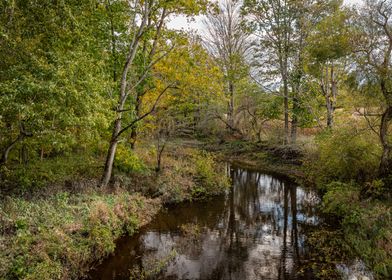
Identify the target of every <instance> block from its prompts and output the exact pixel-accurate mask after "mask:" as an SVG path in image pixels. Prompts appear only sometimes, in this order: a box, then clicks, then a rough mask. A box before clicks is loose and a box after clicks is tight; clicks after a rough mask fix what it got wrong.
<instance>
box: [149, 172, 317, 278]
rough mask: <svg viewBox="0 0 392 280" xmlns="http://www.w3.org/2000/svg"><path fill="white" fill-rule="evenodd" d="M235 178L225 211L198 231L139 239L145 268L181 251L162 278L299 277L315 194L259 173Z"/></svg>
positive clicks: (237, 174) (313, 220)
mask: <svg viewBox="0 0 392 280" xmlns="http://www.w3.org/2000/svg"><path fill="white" fill-rule="evenodd" d="M232 179H233V195H232V196H231V195H229V196H228V197H227V198H226V201H225V204H226V206H225V208H224V209H223V211H224V213H222V214H221V215H218V216H217V217H216V218H217V219H216V221H215V223H214V225H212V226H211V227H205V228H204V229H202V233H201V234H200V235H198V236H186V235H185V236H183V235H181V234H180V233H178V232H177V231H169V232H161V233H158V232H156V231H149V232H147V233H145V234H144V235H143V236H142V237H141V241H142V247H143V250H144V252H143V256H142V263H143V265H144V266H148V265H149V264H151V262H152V261H151V260H154V259H155V260H162V259H164V258H165V256H167V255H168V254H170V252H171V251H172V250H173V249H175V250H176V252H177V255H176V257H175V258H174V260H172V261H171V262H170V263H169V264H168V266H167V268H166V269H165V271H164V273H163V275H161V277H159V279H241V280H242V279H243V280H246V279H274V280H275V279H296V278H295V277H294V269H295V265H296V263H297V262H298V259H297V257H296V256H297V255H299V254H301V253H302V252H303V250H304V248H303V243H304V234H303V232H302V230H301V225H304V224H315V223H317V221H318V218H317V216H316V215H315V212H314V205H315V204H316V203H318V199H317V196H316V195H315V194H314V193H312V192H310V191H309V190H307V189H304V188H301V187H297V186H295V185H293V184H292V183H290V182H284V181H282V180H279V179H278V178H274V177H272V176H270V175H265V174H258V173H256V172H246V171H243V170H237V171H235V172H234V174H233V178H232ZM292 199H293V201H291V200H292ZM294 199H295V201H294ZM292 202H294V203H292ZM197 220H202V217H197ZM180 224H181V223H180ZM285 233H286V234H285Z"/></svg>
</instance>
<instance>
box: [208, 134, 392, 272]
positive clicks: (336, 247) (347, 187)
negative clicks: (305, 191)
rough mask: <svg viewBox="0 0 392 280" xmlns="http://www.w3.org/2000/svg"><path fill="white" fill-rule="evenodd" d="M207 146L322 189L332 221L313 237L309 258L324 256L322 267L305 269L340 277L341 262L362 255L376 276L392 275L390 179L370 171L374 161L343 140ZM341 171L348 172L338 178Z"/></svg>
mask: <svg viewBox="0 0 392 280" xmlns="http://www.w3.org/2000/svg"><path fill="white" fill-rule="evenodd" d="M207 148H208V149H209V150H210V151H214V152H216V153H219V154H220V158H222V159H224V160H227V161H229V162H232V163H234V164H238V163H239V164H241V165H243V166H249V167H251V168H257V169H261V170H265V171H269V172H275V173H278V174H285V175H288V176H289V177H291V178H292V179H295V180H296V181H298V182H303V183H305V184H308V185H310V186H313V188H314V189H316V190H317V191H318V193H319V194H320V196H321V197H322V203H321V204H320V211H321V212H322V213H323V215H324V216H325V217H326V222H325V223H324V224H323V225H322V227H321V228H320V229H317V228H315V229H314V232H313V233H311V234H310V238H309V239H308V244H309V246H310V247H311V248H312V250H311V251H313V252H314V253H313V254H311V255H310V256H309V259H310V260H312V259H313V260H318V262H317V265H316V266H315V264H314V262H312V261H309V262H308V263H305V264H304V269H306V268H307V267H309V266H311V268H312V269H313V270H315V271H316V272H317V274H318V277H320V279H331V278H334V279H336V278H337V277H340V273H339V272H338V271H337V270H336V267H337V265H339V264H343V263H346V264H349V263H351V262H352V261H353V260H355V259H360V260H362V261H363V262H364V264H365V266H366V268H367V269H368V270H370V271H372V272H373V273H374V277H375V279H389V278H390V277H392V202H391V199H390V198H388V195H385V194H387V193H386V191H387V187H388V185H389V184H390V182H388V181H385V180H379V179H377V178H374V177H371V176H368V175H367V174H368V173H372V172H373V171H372V170H373V165H374V164H373V162H367V161H366V159H364V158H362V157H361V156H360V155H359V154H358V155H357V154H356V153H353V152H352V151H351V150H350V147H346V146H344V147H343V146H342V145H341V142H337V143H336V146H335V143H334V142H331V143H328V145H327V144H324V143H321V148H320V147H316V148H314V147H313V149H311V150H309V149H307V148H306V147H304V146H302V147H299V146H279V145H266V144H260V143H259V144H258V143H250V142H246V141H228V142H224V143H219V144H217V143H211V144H210V145H208V146H207ZM342 159H344V160H342ZM351 169H354V170H353V171H350V172H351V173H350V174H348V175H345V172H346V170H351ZM340 174H343V175H345V176H343V175H342V176H340V177H338V176H336V175H340Z"/></svg>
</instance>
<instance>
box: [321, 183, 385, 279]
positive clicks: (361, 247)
mask: <svg viewBox="0 0 392 280" xmlns="http://www.w3.org/2000/svg"><path fill="white" fill-rule="evenodd" d="M374 184H380V182H375V183H374ZM326 189H327V192H326V194H325V195H324V197H323V207H322V209H323V211H324V212H325V213H327V214H330V215H334V216H337V217H338V218H339V220H340V222H341V231H342V233H341V234H340V235H341V236H340V237H339V239H340V241H339V242H340V243H342V244H344V243H345V244H347V245H348V246H349V247H348V249H347V250H346V251H347V252H350V254H351V255H356V256H359V257H360V258H361V259H362V260H363V261H364V262H365V263H366V264H367V265H368V266H369V267H370V268H371V269H372V270H373V271H374V272H375V273H376V276H377V277H378V278H379V279H387V278H390V277H391V276H392V239H391V236H392V209H391V207H390V206H387V205H385V204H383V203H381V202H377V201H369V200H368V201H361V200H360V188H359V187H358V186H357V185H353V184H347V183H342V182H333V183H330V184H329V185H327V187H326ZM347 245H345V247H346V246H347ZM341 248H342V247H341V246H340V245H338V246H333V247H332V249H334V250H336V251H338V252H339V251H341ZM341 257H342V256H335V258H336V259H340V258H341ZM335 261H336V260H335Z"/></svg>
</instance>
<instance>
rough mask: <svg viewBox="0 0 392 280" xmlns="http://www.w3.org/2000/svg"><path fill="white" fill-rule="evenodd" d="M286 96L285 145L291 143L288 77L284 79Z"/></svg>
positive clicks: (284, 93)
mask: <svg viewBox="0 0 392 280" xmlns="http://www.w3.org/2000/svg"><path fill="white" fill-rule="evenodd" d="M283 95H284V144H288V143H289V86H288V82H287V77H284V78H283Z"/></svg>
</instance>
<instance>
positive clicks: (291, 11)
mask: <svg viewBox="0 0 392 280" xmlns="http://www.w3.org/2000/svg"><path fill="white" fill-rule="evenodd" d="M294 2H295V1H291V0H245V1H244V12H245V13H246V14H247V16H248V19H249V23H250V24H251V26H253V28H254V30H255V32H254V35H255V36H256V37H257V40H256V41H257V43H256V48H255V58H256V60H257V63H255V65H254V66H256V67H257V68H258V69H259V71H260V72H261V73H260V74H261V75H264V74H268V75H269V76H270V78H269V79H272V80H275V85H274V86H275V87H276V82H278V83H279V84H281V88H282V91H283V98H284V131H285V143H288V142H289V135H290V134H289V80H290V57H291V56H292V53H293V49H294V48H293V47H294V25H295V21H296V16H297V14H296V13H295V4H296V3H294ZM274 76H275V78H274Z"/></svg>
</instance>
